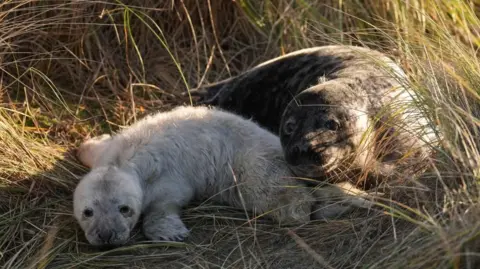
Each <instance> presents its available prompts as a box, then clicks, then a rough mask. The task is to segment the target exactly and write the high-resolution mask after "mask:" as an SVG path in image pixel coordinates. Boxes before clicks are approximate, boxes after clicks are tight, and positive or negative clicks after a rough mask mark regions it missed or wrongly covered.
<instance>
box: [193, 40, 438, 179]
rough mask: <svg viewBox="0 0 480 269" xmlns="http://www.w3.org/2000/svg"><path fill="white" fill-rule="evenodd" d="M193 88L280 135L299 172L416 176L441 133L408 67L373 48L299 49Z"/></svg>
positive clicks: (199, 96) (203, 100)
mask: <svg viewBox="0 0 480 269" xmlns="http://www.w3.org/2000/svg"><path fill="white" fill-rule="evenodd" d="M190 93H191V95H192V96H194V97H195V98H196V100H197V104H203V105H211V106H216V107H220V108H222V109H224V110H227V111H231V112H233V113H236V114H239V115H242V116H244V117H247V118H251V119H253V120H254V121H256V122H257V123H259V124H260V125H262V126H264V127H265V128H267V129H268V130H270V131H272V132H274V133H277V134H279V136H280V139H281V144H282V147H283V151H284V155H285V158H286V160H287V162H288V164H289V166H290V167H291V169H292V170H293V171H294V172H295V174H296V175H298V176H305V177H310V178H316V179H319V180H330V181H345V180H353V181H355V183H356V184H358V185H359V186H363V187H364V188H370V187H372V186H377V185H378V184H379V183H380V182H384V181H385V180H386V179H389V178H393V177H395V178H397V179H398V178H403V179H407V178H410V177H411V176H414V175H415V174H417V173H420V172H422V171H424V170H425V168H426V167H427V163H428V158H429V156H430V154H431V144H433V143H434V141H435V139H436V138H435V135H434V133H433V128H432V127H431V126H430V121H429V120H428V119H427V117H426V116H425V115H424V114H423V113H422V108H421V106H419V105H417V104H418V101H419V96H418V95H416V94H415V92H413V91H412V90H411V89H409V87H408V83H407V77H406V75H405V73H404V72H403V70H402V69H401V68H400V67H399V66H398V65H397V64H395V62H393V61H392V60H391V59H390V58H388V57H387V56H386V55H384V54H382V53H380V52H379V51H375V50H371V49H368V48H362V47H356V46H342V45H331V46H322V47H313V48H308V49H302V50H298V51H295V52H292V53H289V54H286V55H284V56H281V57H278V58H274V59H272V60H269V61H266V62H264V63H262V64H260V65H258V66H256V67H254V68H252V69H250V70H248V71H246V72H244V73H242V74H240V75H238V76H235V77H231V78H228V79H226V80H223V81H220V82H217V83H214V84H211V85H207V86H205V87H201V88H198V89H194V90H192V91H191V92H190ZM187 94H188V93H186V94H185V95H187Z"/></svg>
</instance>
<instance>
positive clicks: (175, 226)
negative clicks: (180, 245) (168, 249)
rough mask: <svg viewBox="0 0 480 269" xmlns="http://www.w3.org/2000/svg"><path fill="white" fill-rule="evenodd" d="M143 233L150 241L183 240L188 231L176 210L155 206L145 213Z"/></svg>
mask: <svg viewBox="0 0 480 269" xmlns="http://www.w3.org/2000/svg"><path fill="white" fill-rule="evenodd" d="M143 233H144V234H145V236H146V237H147V238H148V239H149V240H152V241H183V240H184V239H185V238H187V237H188V235H189V233H190V231H189V230H188V229H187V227H185V224H184V223H183V221H182V220H181V219H180V216H179V215H178V213H177V212H175V211H173V212H168V211H167V210H161V209H158V208H156V209H155V210H152V211H150V212H147V213H146V214H145V218H144V220H143Z"/></svg>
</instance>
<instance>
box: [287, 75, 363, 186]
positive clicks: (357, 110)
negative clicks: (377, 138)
mask: <svg viewBox="0 0 480 269" xmlns="http://www.w3.org/2000/svg"><path fill="white" fill-rule="evenodd" d="M365 107H366V105H365V102H364V101H363V100H362V98H356V97H355V96H354V95H353V93H352V90H351V89H346V88H344V86H343V85H342V84H338V83H335V82H325V83H322V84H320V85H318V86H316V87H312V88H310V89H308V90H306V91H304V92H302V93H300V94H299V95H297V96H296V97H295V98H294V99H293V100H292V101H291V102H290V103H289V104H288V106H287V108H286V109H285V111H284V113H283V116H282V121H281V123H280V132H279V134H280V140H281V143H282V147H283V150H284V155H285V158H286V161H287V163H288V165H289V166H290V168H291V169H292V170H293V171H294V173H295V174H296V175H297V176H304V177H314V178H315V177H319V176H321V175H324V173H328V172H330V171H332V170H334V169H337V168H339V166H341V165H342V163H344V162H343V161H345V160H347V159H349V158H352V155H353V154H354V152H355V150H356V149H357V145H358V144H359V142H360V139H361V136H362V133H364V132H365V130H366V128H367V125H368V116H367V114H366V113H367V112H366V111H365Z"/></svg>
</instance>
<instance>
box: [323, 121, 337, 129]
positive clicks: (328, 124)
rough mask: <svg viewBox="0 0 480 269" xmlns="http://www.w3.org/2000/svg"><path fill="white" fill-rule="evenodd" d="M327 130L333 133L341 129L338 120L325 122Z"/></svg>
mask: <svg viewBox="0 0 480 269" xmlns="http://www.w3.org/2000/svg"><path fill="white" fill-rule="evenodd" d="M325 128H327V129H328V130H331V131H337V130H338V129H340V123H338V121H336V120H328V121H327V122H325Z"/></svg>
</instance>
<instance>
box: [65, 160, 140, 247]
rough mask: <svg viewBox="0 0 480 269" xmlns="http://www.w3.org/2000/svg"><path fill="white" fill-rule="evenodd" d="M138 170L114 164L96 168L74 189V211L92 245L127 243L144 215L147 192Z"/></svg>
mask: <svg viewBox="0 0 480 269" xmlns="http://www.w3.org/2000/svg"><path fill="white" fill-rule="evenodd" d="M138 182H139V181H138V179H137V178H136V176H135V175H134V174H131V173H127V172H124V171H121V170H119V169H118V168H116V167H113V166H103V167H97V168H94V169H93V170H92V171H90V172H89V173H88V174H87V175H86V176H85V177H84V178H83V179H82V180H81V181H80V183H79V184H78V186H77V188H76V189H75V193H74V201H73V204H74V215H75V218H76V219H77V221H78V223H79V224H80V226H81V227H82V229H83V231H84V232H85V236H86V238H87V240H88V242H90V244H92V245H96V246H108V245H112V246H116V245H122V244H124V243H126V242H127V241H128V239H129V237H130V231H131V229H132V228H133V227H134V225H135V223H136V222H137V221H138V219H139V217H140V213H141V210H142V199H143V192H142V190H141V188H140V186H139V184H138Z"/></svg>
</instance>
